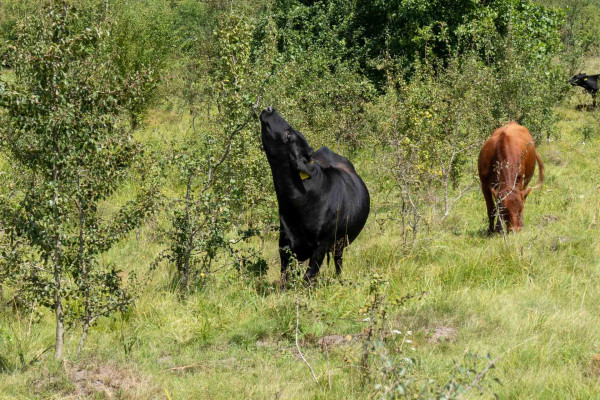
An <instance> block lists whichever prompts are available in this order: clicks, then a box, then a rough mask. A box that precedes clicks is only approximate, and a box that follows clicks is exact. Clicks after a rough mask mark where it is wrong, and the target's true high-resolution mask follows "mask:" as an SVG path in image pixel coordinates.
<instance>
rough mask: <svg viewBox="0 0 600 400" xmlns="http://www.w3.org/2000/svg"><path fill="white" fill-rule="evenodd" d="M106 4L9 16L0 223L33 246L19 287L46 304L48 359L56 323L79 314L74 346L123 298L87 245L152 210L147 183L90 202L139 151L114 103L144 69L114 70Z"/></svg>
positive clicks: (48, 5) (129, 97)
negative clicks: (9, 187)
mask: <svg viewBox="0 0 600 400" xmlns="http://www.w3.org/2000/svg"><path fill="white" fill-rule="evenodd" d="M75 4H78V7H75V6H74V5H75ZM106 12H107V11H106V8H105V7H104V5H103V3H101V2H98V3H97V4H96V3H94V2H77V3H76V2H71V1H68V0H54V1H45V2H44V3H43V6H42V8H41V15H31V16H29V17H28V18H26V19H25V20H24V21H23V22H22V23H21V24H19V26H18V31H17V35H18V36H17V40H16V41H15V45H14V46H13V47H12V48H11V55H10V56H11V61H12V65H14V79H11V82H10V83H8V82H2V81H0V107H2V108H4V112H3V113H1V114H0V119H1V121H0V140H1V141H3V144H4V151H5V152H6V154H7V156H8V158H9V160H10V162H11V163H13V165H16V166H18V168H19V169H21V170H22V171H24V174H25V176H26V178H25V179H24V180H23V184H22V187H20V188H19V190H20V193H21V194H22V195H21V196H20V197H18V198H17V199H13V201H12V202H11V204H8V203H6V202H0V207H1V208H3V209H2V212H0V216H1V217H2V219H3V221H2V223H1V224H0V225H2V226H3V227H4V229H5V232H6V231H9V232H10V233H11V234H13V233H14V235H16V236H19V237H21V238H24V239H25V241H26V242H27V244H28V245H29V246H31V248H32V249H34V256H33V257H30V258H29V261H28V262H27V263H24V264H23V265H22V266H21V268H23V269H27V273H26V274H25V276H26V280H25V282H21V290H24V291H26V292H27V293H28V295H29V296H32V297H33V298H34V299H35V300H36V301H37V302H38V303H39V304H41V305H43V306H47V307H49V308H51V309H52V310H53V311H54V313H55V316H56V343H55V357H56V358H57V359H61V358H62V357H63V346H64V334H65V324H70V323H72V324H74V323H76V322H78V321H79V322H81V323H82V324H83V335H82V340H81V343H80V347H81V345H82V344H83V341H84V340H85V336H86V334H87V330H88V328H89V327H90V326H91V325H92V324H93V323H94V321H96V319H97V318H98V317H100V316H102V315H108V314H109V313H111V312H113V311H115V310H119V309H120V310H122V309H124V308H126V307H127V306H128V305H129V304H130V302H131V300H132V293H131V292H128V291H127V288H126V287H125V286H124V283H123V282H122V278H121V276H120V274H119V273H118V270H117V269H116V267H115V266H114V265H102V264H101V263H100V262H99V257H98V256H99V255H100V254H101V253H103V252H106V251H107V250H108V249H110V248H111V247H112V246H113V245H114V244H115V243H116V242H117V241H118V240H120V239H121V238H122V237H123V236H124V235H126V234H127V233H128V232H130V231H131V230H132V229H133V228H134V227H136V226H138V225H139V224H140V223H141V221H142V220H143V217H144V216H145V215H147V214H148V213H149V212H151V211H152V208H153V204H154V202H153V200H154V197H155V192H156V189H155V187H154V185H152V184H149V185H147V188H146V189H144V190H141V191H140V193H138V194H137V196H136V197H135V199H133V200H130V201H129V202H128V203H127V204H126V205H125V206H124V207H123V208H121V209H120V210H119V211H117V212H116V213H114V214H112V213H108V212H107V211H105V210H103V209H102V201H103V200H104V199H107V198H108V197H109V196H110V195H111V194H112V193H113V192H114V191H115V190H116V189H117V188H118V187H119V184H120V183H121V182H122V181H123V179H124V178H125V177H126V176H127V174H128V173H129V172H130V170H131V168H132V167H133V166H135V164H136V163H137V162H138V161H139V160H140V159H141V158H140V156H141V154H142V153H141V152H142V149H141V147H140V146H139V145H138V144H136V143H135V141H134V140H133V139H132V138H131V136H130V135H129V132H128V130H127V128H126V126H127V120H126V118H123V113H124V111H125V110H127V109H128V107H129V106H130V105H131V104H133V103H136V104H138V103H139V102H140V101H143V96H144V95H145V94H146V93H147V91H145V90H142V89H144V88H146V87H147V85H148V84H149V79H152V76H153V75H152V74H150V73H149V72H148V71H139V72H137V73H136V74H134V75H132V76H120V75H119V74H118V73H117V72H116V71H118V70H117V69H116V68H114V66H113V62H112V61H111V57H110V52H109V51H108V48H109V45H108V43H109V42H108V40H109V32H110V29H111V23H110V21H109V20H108V19H107V14H106ZM15 202H17V203H18V204H17V206H15V205H14V203H15ZM4 204H7V206H6V207H3V205H4ZM107 214H109V215H107Z"/></svg>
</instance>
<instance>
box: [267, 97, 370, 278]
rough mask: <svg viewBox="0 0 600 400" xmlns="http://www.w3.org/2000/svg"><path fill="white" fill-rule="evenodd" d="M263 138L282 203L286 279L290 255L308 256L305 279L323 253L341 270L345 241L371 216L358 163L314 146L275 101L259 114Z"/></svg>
mask: <svg viewBox="0 0 600 400" xmlns="http://www.w3.org/2000/svg"><path fill="white" fill-rule="evenodd" d="M260 121H261V133H262V143H263V146H264V150H265V153H266V154H267V159H268V160H269V164H270V165H271V172H272V174H273V183H274V185H275V193H276V194H277V202H278V204H279V254H280V256H281V274H282V278H283V279H284V280H287V269H288V265H289V263H290V256H291V255H292V254H293V255H294V256H295V257H296V259H298V261H305V260H307V259H310V261H309V267H308V270H307V271H306V274H305V275H304V279H305V280H307V281H310V280H312V279H314V278H315V277H316V275H317V274H318V272H319V268H320V266H321V263H322V262H323V259H324V258H325V255H326V254H327V256H328V258H329V253H330V252H332V253H333V258H334V261H335V269H336V272H337V273H338V274H339V273H341V272H342V255H343V252H344V247H346V246H347V245H349V244H350V243H351V242H352V241H353V240H354V239H355V238H356V237H357V236H358V234H359V233H360V231H361V229H362V228H363V226H364V225H365V222H366V221H367V217H368V216H369V207H370V199H369V191H368V190H367V187H366V186H365V183H364V182H363V181H362V179H360V177H359V176H358V174H357V173H356V171H355V170H354V166H353V165H352V163H351V162H350V161H348V160H347V159H346V158H344V157H342V156H340V155H338V154H335V153H334V152H333V151H331V150H329V149H328V148H327V147H321V148H320V149H319V150H317V151H315V152H313V149H312V147H310V145H309V144H308V142H307V141H306V139H305V138H304V136H303V135H302V133H300V132H298V131H297V130H295V129H294V128H292V127H291V126H290V124H288V123H287V121H286V120H285V119H283V118H282V117H281V116H280V115H279V114H278V113H277V111H275V110H274V109H273V107H267V108H266V109H265V110H264V111H263V112H262V113H261V114H260Z"/></svg>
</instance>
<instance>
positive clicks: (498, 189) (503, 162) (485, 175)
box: [478, 121, 544, 233]
mask: <svg viewBox="0 0 600 400" xmlns="http://www.w3.org/2000/svg"><path fill="white" fill-rule="evenodd" d="M536 160H537V163H538V164H539V166H540V171H539V177H538V183H537V185H536V188H537V187H539V186H541V185H542V183H543V182H544V164H543V163H542V160H541V158H540V156H539V155H538V154H537V153H536V151H535V145H534V143H533V138H532V137H531V134H530V133H529V130H528V129H527V128H525V127H524V126H521V125H519V124H518V123H516V122H514V121H512V122H509V123H508V124H506V125H504V126H503V127H501V128H499V129H496V131H495V132H494V133H493V135H492V136H491V137H490V138H489V139H488V140H486V142H485V143H484V144H483V148H482V149H481V152H480V153H479V163H478V168H479V178H480V179H481V190H482V191H483V197H484V198H485V203H486V205H487V213H488V218H489V221H490V225H489V228H488V231H489V233H492V232H494V221H495V220H496V216H498V217H499V218H498V220H497V222H496V229H495V231H496V232H500V231H501V230H502V223H505V224H506V227H507V229H508V230H509V231H516V232H518V231H520V230H521V228H522V227H523V206H524V204H525V199H526V198H527V195H529V193H530V192H531V189H533V188H527V189H526V187H527V184H528V183H529V181H530V180H531V178H532V177H533V172H534V171H535V161H536ZM497 206H498V207H497ZM498 208H499V210H498V213H496V211H497V209H498Z"/></svg>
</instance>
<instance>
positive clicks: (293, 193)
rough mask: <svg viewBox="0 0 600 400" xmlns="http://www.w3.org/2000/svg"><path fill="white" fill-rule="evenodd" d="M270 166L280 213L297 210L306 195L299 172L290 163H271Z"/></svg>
mask: <svg viewBox="0 0 600 400" xmlns="http://www.w3.org/2000/svg"><path fill="white" fill-rule="evenodd" d="M269 165H270V166H271V173H272V174H273V184H274V186H275V193H276V194H277V202H278V204H279V211H280V212H281V211H286V210H288V209H295V208H296V206H299V205H300V204H301V202H300V200H301V199H303V198H304V196H305V195H306V189H305V188H304V185H303V184H302V180H301V179H300V175H299V172H297V171H296V170H295V169H294V168H293V167H292V166H291V165H290V163H289V161H286V162H285V163H277V165H274V164H273V163H271V162H269Z"/></svg>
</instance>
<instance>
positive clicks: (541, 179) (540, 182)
mask: <svg viewBox="0 0 600 400" xmlns="http://www.w3.org/2000/svg"><path fill="white" fill-rule="evenodd" d="M535 159H536V160H537V163H538V165H539V167H540V171H539V173H538V180H537V183H536V184H535V186H534V187H532V189H539V188H541V187H542V185H543V184H544V163H543V162H542V158H541V157H540V155H539V154H538V152H537V151H536V152H535Z"/></svg>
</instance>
